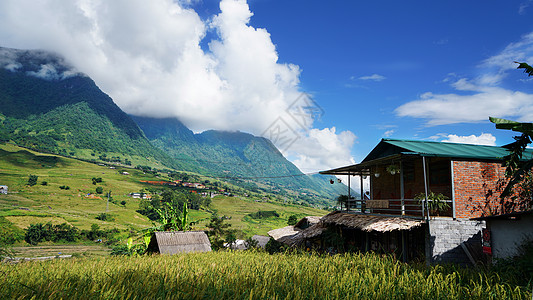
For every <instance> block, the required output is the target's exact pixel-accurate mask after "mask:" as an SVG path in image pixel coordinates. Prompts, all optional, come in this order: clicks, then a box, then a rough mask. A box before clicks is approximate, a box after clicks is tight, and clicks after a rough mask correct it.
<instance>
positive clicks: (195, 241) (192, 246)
mask: <svg viewBox="0 0 533 300" xmlns="http://www.w3.org/2000/svg"><path fill="white" fill-rule="evenodd" d="M148 250H149V251H151V252H159V253H161V254H176V253H189V252H208V251H211V243H210V242H209V238H208V237H207V234H205V232H203V231H161V232H156V233H155V234H154V236H152V240H151V241H150V244H149V245H148Z"/></svg>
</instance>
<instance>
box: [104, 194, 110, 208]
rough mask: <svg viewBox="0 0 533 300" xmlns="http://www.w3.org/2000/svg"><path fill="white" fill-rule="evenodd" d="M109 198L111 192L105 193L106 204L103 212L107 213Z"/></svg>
mask: <svg viewBox="0 0 533 300" xmlns="http://www.w3.org/2000/svg"><path fill="white" fill-rule="evenodd" d="M110 196H111V191H109V192H107V203H106V207H105V212H109V197H110Z"/></svg>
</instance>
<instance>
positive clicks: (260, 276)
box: [0, 251, 531, 299]
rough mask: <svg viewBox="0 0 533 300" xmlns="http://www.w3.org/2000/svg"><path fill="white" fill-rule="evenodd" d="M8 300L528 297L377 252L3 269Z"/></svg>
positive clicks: (230, 255) (493, 281)
mask: <svg viewBox="0 0 533 300" xmlns="http://www.w3.org/2000/svg"><path fill="white" fill-rule="evenodd" d="M0 273H2V276H0V291H2V298H11V299H67V298H68V299H145V298H151V299H531V283H530V284H529V287H524V286H519V285H516V284H515V283H513V282H512V280H513V279H512V278H504V277H503V276H500V275H499V274H497V273H494V272H491V271H479V270H473V269H462V268H458V267H452V266H449V267H442V266H437V267H431V268H427V267H424V266H419V265H407V264H404V263H401V262H398V261H396V260H394V259H392V258H390V257H382V256H378V255H374V254H346V255H335V256H323V255H316V254H306V253H299V254H275V255H269V254H266V253H264V252H253V251H246V252H242V251H241V252H231V251H228V252H209V253H194V254H183V255H175V256H166V255H156V256H142V257H93V258H76V259H68V260H53V261H46V262H33V261H32V262H24V263H20V264H16V265H9V264H0Z"/></svg>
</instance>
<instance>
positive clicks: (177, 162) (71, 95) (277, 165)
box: [0, 48, 346, 204]
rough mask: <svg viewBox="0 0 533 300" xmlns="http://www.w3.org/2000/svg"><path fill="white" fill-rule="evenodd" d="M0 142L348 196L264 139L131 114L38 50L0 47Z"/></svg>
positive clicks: (273, 189)
mask: <svg viewBox="0 0 533 300" xmlns="http://www.w3.org/2000/svg"><path fill="white" fill-rule="evenodd" d="M141 129H142V130H141ZM0 140H1V141H10V142H14V143H16V144H17V145H19V146H23V147H27V148H31V149H36V150H39V151H43V152H48V153H56V154H62V155H66V156H71V157H76V158H82V159H86V160H94V161H113V162H120V163H122V164H126V165H133V166H136V165H148V166H151V167H158V168H159V169H162V168H164V167H166V168H172V169H177V170H182V171H190V172H196V173H199V174H203V175H206V176H210V177H216V178H219V179H222V180H224V181H228V182H231V183H234V184H236V185H239V186H241V187H243V188H246V189H248V190H250V191H255V192H259V193H263V192H265V193H274V194H277V195H278V196H280V197H290V198H291V199H298V200H301V201H302V202H309V203H314V204H327V203H328V202H329V203H331V199H333V198H334V197H335V196H337V195H339V194H340V193H344V194H345V193H346V188H345V187H344V186H343V185H340V184H334V185H331V184H329V180H330V177H328V176H306V175H304V174H302V173H301V172H300V170H299V169H298V168H297V167H296V166H295V165H293V164H292V163H291V162H289V161H288V160H287V159H286V158H285V157H283V155H282V154H281V153H280V152H279V151H278V149H276V147H275V146H274V145H273V144H272V143H271V142H270V141H269V140H267V139H265V138H261V137H255V136H253V135H251V134H247V133H242V132H224V131H215V130H210V131H206V132H203V133H201V134H194V133H193V132H192V131H191V130H189V129H188V128H187V127H186V126H185V125H183V124H182V123H181V122H180V121H179V120H177V119H172V118H170V119H168V118H167V119H154V118H146V117H130V116H128V115H127V114H125V113H124V112H123V111H122V110H121V109H120V108H119V107H118V106H117V105H116V104H115V103H114V102H113V100H112V99H111V98H110V97H109V96H108V95H106V94H105V93H103V92H102V91H101V90H100V89H99V88H98V86H96V84H95V83H94V81H93V80H91V79H90V78H89V77H87V76H86V75H84V74H81V73H79V72H77V71H76V70H75V69H74V68H73V67H72V66H70V65H68V64H67V63H66V62H65V61H64V59H63V58H62V57H60V56H58V55H55V54H52V53H49V52H45V51H40V50H15V49H7V48H0Z"/></svg>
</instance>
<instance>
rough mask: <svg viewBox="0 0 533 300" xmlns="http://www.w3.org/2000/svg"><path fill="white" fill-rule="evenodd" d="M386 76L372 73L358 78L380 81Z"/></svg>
mask: <svg viewBox="0 0 533 300" xmlns="http://www.w3.org/2000/svg"><path fill="white" fill-rule="evenodd" d="M386 78H387V77H385V76H383V75H379V74H372V75H368V76H361V77H359V78H358V79H361V80H372V81H382V80H385V79H386Z"/></svg>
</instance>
